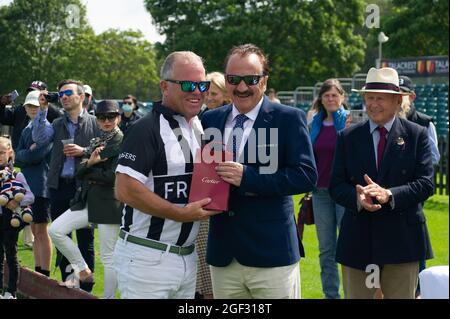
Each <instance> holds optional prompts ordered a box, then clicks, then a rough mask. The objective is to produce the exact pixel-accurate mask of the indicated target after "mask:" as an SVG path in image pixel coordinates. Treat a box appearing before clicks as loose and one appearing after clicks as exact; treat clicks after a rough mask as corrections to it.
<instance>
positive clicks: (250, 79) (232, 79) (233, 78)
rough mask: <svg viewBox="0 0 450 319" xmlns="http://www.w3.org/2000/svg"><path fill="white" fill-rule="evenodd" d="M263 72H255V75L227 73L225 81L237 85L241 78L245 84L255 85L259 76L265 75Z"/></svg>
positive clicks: (259, 78)
mask: <svg viewBox="0 0 450 319" xmlns="http://www.w3.org/2000/svg"><path fill="white" fill-rule="evenodd" d="M265 76H266V75H265V74H261V75H259V74H257V75H243V76H240V75H232V74H227V82H228V83H229V84H231V85H239V83H241V81H242V80H243V81H244V83H245V84H247V85H256V84H258V83H259V80H261V78H263V77H265Z"/></svg>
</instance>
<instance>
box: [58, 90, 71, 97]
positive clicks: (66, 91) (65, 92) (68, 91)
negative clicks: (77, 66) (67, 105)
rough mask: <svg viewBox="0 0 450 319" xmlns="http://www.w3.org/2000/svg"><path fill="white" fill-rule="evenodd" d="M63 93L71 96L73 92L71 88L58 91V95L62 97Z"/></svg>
mask: <svg viewBox="0 0 450 319" xmlns="http://www.w3.org/2000/svg"><path fill="white" fill-rule="evenodd" d="M64 94H65V95H67V96H71V95H73V94H74V92H73V90H65V91H59V93H58V96H59V97H63V96H64Z"/></svg>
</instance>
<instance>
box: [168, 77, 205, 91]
mask: <svg viewBox="0 0 450 319" xmlns="http://www.w3.org/2000/svg"><path fill="white" fill-rule="evenodd" d="M166 81H167V82H172V83H176V84H179V85H180V86H181V91H183V92H194V91H195V88H196V87H198V90H199V91H200V93H203V92H206V91H208V90H209V85H210V84H211V82H210V81H200V82H194V81H177V80H166Z"/></svg>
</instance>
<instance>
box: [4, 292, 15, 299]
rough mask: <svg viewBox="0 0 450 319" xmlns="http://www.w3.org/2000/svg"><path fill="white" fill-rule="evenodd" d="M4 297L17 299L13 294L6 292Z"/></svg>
mask: <svg viewBox="0 0 450 319" xmlns="http://www.w3.org/2000/svg"><path fill="white" fill-rule="evenodd" d="M3 299H17V298H16V297H14V296H13V295H11V293H9V292H5V294H4V295H3Z"/></svg>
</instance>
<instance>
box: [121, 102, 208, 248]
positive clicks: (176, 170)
mask: <svg viewBox="0 0 450 319" xmlns="http://www.w3.org/2000/svg"><path fill="white" fill-rule="evenodd" d="M202 133H203V129H202V126H201V123H200V121H199V120H198V118H197V117H195V118H193V119H192V120H191V125H189V124H188V122H187V121H186V119H185V118H184V117H183V116H181V115H177V114H175V113H174V112H173V111H172V110H170V109H169V108H167V107H165V106H163V105H162V104H161V103H155V104H154V106H153V110H152V112H151V113H149V114H148V115H146V116H145V117H143V118H142V119H140V120H138V121H137V122H135V123H134V125H132V126H131V127H130V128H129V129H128V131H127V134H126V136H125V139H124V142H123V146H122V152H121V154H120V155H119V163H118V166H117V169H116V172H119V173H123V174H127V175H129V176H131V177H133V178H135V179H137V180H138V181H140V182H141V183H143V184H144V185H145V186H146V187H147V188H148V189H149V190H151V191H152V192H154V193H155V194H157V195H158V196H160V197H162V198H164V199H166V200H168V201H170V202H171V203H174V204H175V205H178V206H180V207H182V206H185V205H186V204H187V203H188V196H189V188H190V184H191V178H192V170H193V154H195V152H196V151H197V150H198V149H199V147H200V140H199V137H200V134H202ZM148 213H149V214H150V215H149V214H144V213H142V212H141V211H140V210H138V209H136V208H133V207H131V206H128V205H125V207H124V211H123V217H122V227H121V228H122V229H123V230H124V231H126V232H129V233H130V234H131V235H133V236H137V237H141V238H149V239H153V240H157V241H161V242H163V243H167V244H171V245H178V246H189V245H191V244H192V243H193V242H194V240H195V238H196V236H197V233H198V228H199V224H200V223H199V222H189V223H181V222H176V221H173V220H171V219H164V218H160V217H156V216H152V215H151V212H148Z"/></svg>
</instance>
